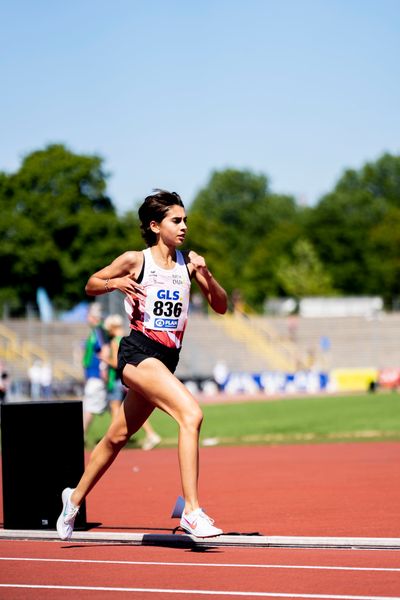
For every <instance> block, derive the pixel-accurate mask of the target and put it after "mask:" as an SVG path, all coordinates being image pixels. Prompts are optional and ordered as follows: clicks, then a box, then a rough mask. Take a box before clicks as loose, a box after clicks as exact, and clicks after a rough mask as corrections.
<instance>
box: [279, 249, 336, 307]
mask: <svg viewBox="0 0 400 600" xmlns="http://www.w3.org/2000/svg"><path fill="white" fill-rule="evenodd" d="M277 278H278V280H279V282H280V283H281V286H282V289H283V291H284V293H285V295H286V296H293V297H294V298H297V299H300V298H304V297H306V296H331V295H332V294H333V293H334V290H333V288H332V282H331V278H330V276H329V274H328V273H327V272H326V270H325V269H324V267H323V265H322V263H321V261H320V260H319V258H318V256H317V253H316V252H315V249H314V247H313V245H312V244H311V242H310V241H309V240H307V239H305V238H302V239H299V240H298V241H297V242H296V243H295V245H294V247H293V252H292V257H289V256H287V255H286V256H283V257H282V258H280V260H279V262H278V265H277Z"/></svg>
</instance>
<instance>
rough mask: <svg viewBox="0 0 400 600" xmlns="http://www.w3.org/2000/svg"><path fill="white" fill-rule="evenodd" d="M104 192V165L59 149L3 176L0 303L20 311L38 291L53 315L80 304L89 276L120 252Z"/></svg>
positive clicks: (119, 231) (120, 231)
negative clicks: (46, 298) (4, 286)
mask: <svg viewBox="0 0 400 600" xmlns="http://www.w3.org/2000/svg"><path fill="white" fill-rule="evenodd" d="M105 190H106V174H105V173H104V171H103V168H102V160H101V159H100V158H99V157H97V156H82V155H76V154H73V153H72V152H70V151H69V150H68V149H66V148H65V147H64V146H62V145H50V146H48V147H47V148H45V149H44V150H39V151H36V152H33V153H32V154H29V155H28V156H27V157H26V158H25V159H24V160H23V162H22V165H21V167H20V169H19V170H18V171H17V172H16V173H15V174H11V175H6V174H1V176H0V205H1V212H2V215H3V218H2V219H1V225H0V235H1V240H2V241H1V244H0V266H1V270H2V273H3V274H5V277H4V281H5V282H7V289H3V290H2V294H1V298H0V301H1V300H2V301H3V303H4V302H5V301H7V302H8V304H9V305H10V306H11V308H15V309H18V308H19V309H20V310H21V311H22V309H23V307H24V306H25V304H26V303H27V302H34V301H35V297H36V290H37V288H38V287H40V286H42V287H44V288H45V289H46V290H47V292H48V294H49V296H50V297H51V298H52V299H53V300H54V301H55V304H56V306H58V307H59V308H62V307H69V306H71V304H72V303H73V302H75V301H78V300H80V299H82V295H83V293H84V291H83V289H84V285H85V282H86V280H87V278H88V275H89V274H90V273H91V272H93V271H94V270H96V269H98V268H99V267H100V266H102V265H104V264H106V263H107V261H109V260H111V259H112V258H113V257H115V255H116V253H119V252H120V251H121V246H122V243H121V242H122V240H123V238H124V237H125V234H126V231H125V230H124V227H123V226H122V224H121V223H120V222H119V219H118V217H117V215H116V212H115V209H114V207H113V205H112V202H111V200H110V199H109V198H108V197H107V196H106V194H105ZM15 291H17V295H16V293H15Z"/></svg>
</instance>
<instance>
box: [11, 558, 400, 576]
mask: <svg viewBox="0 0 400 600" xmlns="http://www.w3.org/2000/svg"><path fill="white" fill-rule="evenodd" d="M0 560H5V561H17V562H18V561H21V562H22V561H28V562H30V561H31V562H56V563H82V564H100V565H137V566H159V567H218V568H223V567H225V568H241V569H310V570H312V569H315V570H326V571H374V572H375V571H377V572H381V571H384V572H395V573H396V572H400V568H398V567H344V566H330V565H279V564H276V565H274V564H265V565H263V564H246V563H243V564H242V563H189V562H161V561H139V560H96V559H74V558H37V557H32V558H29V557H13V556H8V557H7V556H0Z"/></svg>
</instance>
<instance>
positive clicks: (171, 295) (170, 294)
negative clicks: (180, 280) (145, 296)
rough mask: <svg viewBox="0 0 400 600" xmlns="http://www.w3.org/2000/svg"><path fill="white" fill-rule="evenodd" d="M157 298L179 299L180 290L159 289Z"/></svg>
mask: <svg viewBox="0 0 400 600" xmlns="http://www.w3.org/2000/svg"><path fill="white" fill-rule="evenodd" d="M157 298H160V300H179V291H178V290H175V291H172V290H158V292H157Z"/></svg>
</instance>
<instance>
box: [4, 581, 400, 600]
mask: <svg viewBox="0 0 400 600" xmlns="http://www.w3.org/2000/svg"><path fill="white" fill-rule="evenodd" d="M0 588H19V589H33V590H66V591H68V590H79V591H90V592H148V593H149V594H200V595H204V596H247V597H257V598H260V597H261V598H311V599H314V598H315V599H326V600H400V597H398V596H353V595H351V596H347V595H338V594H292V593H286V592H236V591H221V590H176V589H170V588H134V587H126V588H123V587H100V586H78V585H28V584H26V585H25V584H23V583H18V584H13V583H0Z"/></svg>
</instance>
